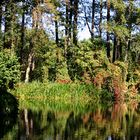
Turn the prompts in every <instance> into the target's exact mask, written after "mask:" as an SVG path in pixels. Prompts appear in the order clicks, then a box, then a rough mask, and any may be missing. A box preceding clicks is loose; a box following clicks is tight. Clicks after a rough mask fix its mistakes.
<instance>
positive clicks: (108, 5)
mask: <svg viewBox="0 0 140 140" xmlns="http://www.w3.org/2000/svg"><path fill="white" fill-rule="evenodd" d="M109 21H110V0H107V44H106V47H107V48H106V49H107V57H108V58H109V59H110V34H109V31H108V30H109Z"/></svg>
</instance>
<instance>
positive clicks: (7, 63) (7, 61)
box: [0, 51, 20, 89]
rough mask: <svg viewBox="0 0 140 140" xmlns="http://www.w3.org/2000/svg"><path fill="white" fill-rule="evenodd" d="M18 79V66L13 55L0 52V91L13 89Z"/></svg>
mask: <svg viewBox="0 0 140 140" xmlns="http://www.w3.org/2000/svg"><path fill="white" fill-rule="evenodd" d="M19 79H20V65H19V63H18V59H17V57H16V56H15V55H11V53H10V52H8V51H5V52H0V89H7V88H13V87H14V84H15V83H16V82H17V81H18V80H19Z"/></svg>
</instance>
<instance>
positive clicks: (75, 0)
mask: <svg viewBox="0 0 140 140" xmlns="http://www.w3.org/2000/svg"><path fill="white" fill-rule="evenodd" d="M78 2H79V0H74V25H73V26H74V27H73V44H74V45H76V46H77V42H78V38H77V34H78V30H77V19H78Z"/></svg>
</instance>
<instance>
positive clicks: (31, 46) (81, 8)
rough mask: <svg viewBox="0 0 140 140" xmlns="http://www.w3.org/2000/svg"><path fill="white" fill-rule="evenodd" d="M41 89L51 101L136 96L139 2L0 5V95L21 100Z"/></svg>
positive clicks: (14, 0)
mask: <svg viewBox="0 0 140 140" xmlns="http://www.w3.org/2000/svg"><path fill="white" fill-rule="evenodd" d="M84 30H87V32H86V33H83V31H84ZM88 34H89V35H90V37H89V38H88V37H87V36H88ZM80 35H82V36H83V38H84V39H81V38H80ZM48 85H49V86H51V85H52V86H51V88H49V86H48ZM80 85H81V87H79V86H80ZM53 86H54V87H56V89H55V88H54V87H53ZM46 88H47V89H48V90H49V91H50V92H49V91H47V93H46V94H47V95H48V94H49V95H51V94H52V96H53V93H55V92H61V93H64V94H65V91H69V93H70V92H74V91H73V90H77V92H80V93H81V94H82V92H85V93H87V95H88V92H91V93H92V94H94V93H95V90H96V91H98V93H97V94H98V95H99V96H102V97H103V99H105V98H107V99H108V97H107V96H110V95H111V96H113V98H115V100H121V99H122V100H124V99H125V98H127V97H129V98H134V97H136V96H137V95H139V93H140V1H139V0H1V1H0V90H1V91H2V90H12V91H13V90H14V94H15V95H16V96H22V94H25V93H26V92H27V93H28V94H31V91H32V89H34V90H33V91H32V93H33V92H34V91H36V95H37V92H38V93H43V92H45V91H46V90H47V89H46ZM71 88H72V90H71ZM93 91H94V93H93ZM99 91H103V92H102V94H101V93H100V92H99ZM72 94H75V93H72ZM98 95H97V96H98ZM31 96H33V95H32V94H31ZM38 96H39V95H38ZM44 96H45V94H44V95H43V97H44ZM58 96H59V94H58ZM61 96H62V97H63V95H61ZM86 99H87V98H85V100H86Z"/></svg>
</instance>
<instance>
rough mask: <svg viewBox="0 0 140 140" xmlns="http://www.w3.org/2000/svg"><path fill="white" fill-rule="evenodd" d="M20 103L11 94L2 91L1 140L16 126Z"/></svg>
mask: <svg viewBox="0 0 140 140" xmlns="http://www.w3.org/2000/svg"><path fill="white" fill-rule="evenodd" d="M17 114H18V101H17V99H16V98H15V97H14V96H13V95H12V94H10V93H8V92H7V91H4V90H0V139H1V138H3V136H4V135H5V134H6V133H7V132H9V131H10V130H11V129H12V127H13V126H14V125H15V124H16V121H17Z"/></svg>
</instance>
